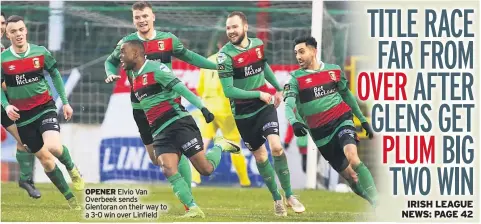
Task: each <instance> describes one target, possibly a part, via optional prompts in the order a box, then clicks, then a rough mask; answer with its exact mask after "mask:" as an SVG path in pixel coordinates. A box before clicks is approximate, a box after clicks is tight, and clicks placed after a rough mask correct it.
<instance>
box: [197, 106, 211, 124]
mask: <svg viewBox="0 0 481 224" xmlns="http://www.w3.org/2000/svg"><path fill="white" fill-rule="evenodd" d="M200 111H201V112H202V115H204V118H205V122H207V123H210V122H212V121H213V120H214V114H212V113H211V112H210V111H209V110H208V109H207V108H205V107H204V108H202V109H201V110H200Z"/></svg>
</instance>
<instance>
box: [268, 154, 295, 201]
mask: <svg viewBox="0 0 481 224" xmlns="http://www.w3.org/2000/svg"><path fill="white" fill-rule="evenodd" d="M272 158H273V159H274V169H275V170H276V174H277V177H278V178H279V182H280V183H281V187H282V189H283V190H284V192H285V193H286V198H289V197H290V196H291V195H292V189H291V174H290V172H289V166H288V165H287V158H286V154H285V153H284V152H282V154H281V155H280V156H272Z"/></svg>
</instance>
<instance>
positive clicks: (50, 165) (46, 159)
mask: <svg viewBox="0 0 481 224" xmlns="http://www.w3.org/2000/svg"><path fill="white" fill-rule="evenodd" d="M35 155H36V157H37V158H38V160H39V161H40V164H42V166H43V168H44V169H45V170H47V171H51V170H53V169H54V168H55V159H54V156H53V155H52V154H51V153H50V152H49V151H48V150H47V149H41V150H40V151H38V152H37V153H36V154H35Z"/></svg>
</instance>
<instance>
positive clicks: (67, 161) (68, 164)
mask: <svg viewBox="0 0 481 224" xmlns="http://www.w3.org/2000/svg"><path fill="white" fill-rule="evenodd" d="M57 159H58V161H60V162H61V163H62V164H63V165H65V168H67V170H68V171H70V170H72V169H73V168H74V166H75V165H74V164H73V161H72V158H71V157H70V153H69V152H68V148H67V147H66V146H63V151H62V155H60V156H59V157H57Z"/></svg>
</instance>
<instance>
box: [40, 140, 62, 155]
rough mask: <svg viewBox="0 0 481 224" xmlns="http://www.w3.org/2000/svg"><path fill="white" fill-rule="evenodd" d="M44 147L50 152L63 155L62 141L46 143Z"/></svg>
mask: <svg viewBox="0 0 481 224" xmlns="http://www.w3.org/2000/svg"><path fill="white" fill-rule="evenodd" d="M43 147H44V148H46V149H47V150H48V151H50V153H52V154H54V155H57V156H60V155H62V152H63V146H62V144H60V143H57V142H53V143H52V142H49V143H44V144H43Z"/></svg>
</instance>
